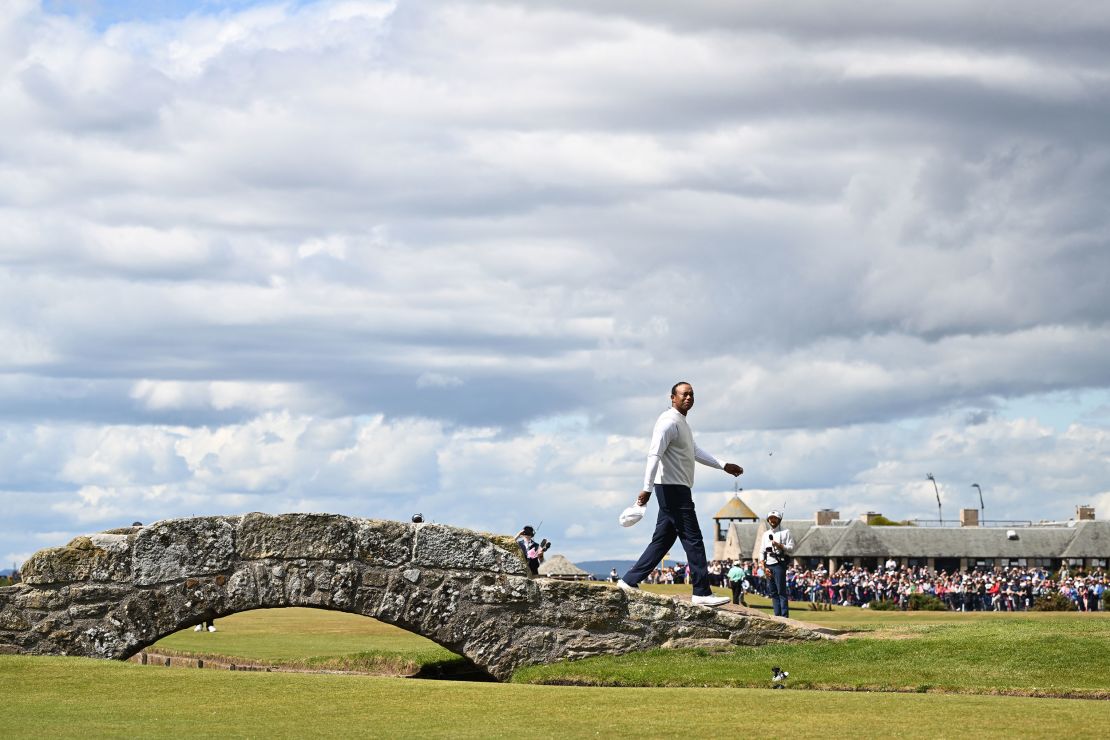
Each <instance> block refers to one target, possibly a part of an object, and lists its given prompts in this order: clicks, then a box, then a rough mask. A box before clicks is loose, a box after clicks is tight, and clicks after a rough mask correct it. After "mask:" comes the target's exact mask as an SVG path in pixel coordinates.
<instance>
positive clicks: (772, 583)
mask: <svg viewBox="0 0 1110 740" xmlns="http://www.w3.org/2000/svg"><path fill="white" fill-rule="evenodd" d="M767 595H768V596H770V597H771V608H772V609H774V611H775V616H776V617H789V616H790V592H789V591H788V590H787V589H786V563H775V564H774V565H768V566H767Z"/></svg>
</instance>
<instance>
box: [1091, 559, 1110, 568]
mask: <svg viewBox="0 0 1110 740" xmlns="http://www.w3.org/2000/svg"><path fill="white" fill-rule="evenodd" d="M1107 560H1108V559H1107V558H1091V567H1092V568H1105V567H1106V563H1107Z"/></svg>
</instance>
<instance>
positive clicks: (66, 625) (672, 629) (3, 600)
mask: <svg viewBox="0 0 1110 740" xmlns="http://www.w3.org/2000/svg"><path fill="white" fill-rule="evenodd" d="M23 578H24V581H23V583H21V584H18V585H16V586H11V587H8V588H0V653H3V652H7V653H29V654H39V655H80V656H89V657H97V658H114V659H126V658H129V657H130V656H132V655H134V654H135V653H137V652H139V651H140V650H142V649H143V648H145V647H147V646H149V645H151V644H152V643H154V642H156V641H158V640H159V639H161V638H162V637H165V636H166V635H169V634H171V633H173V632H176V631H178V630H180V629H183V628H186V627H190V626H193V625H195V624H198V623H199V622H200V621H201V620H203V619H205V618H206V617H208V618H216V617H223V616H226V615H228V614H233V613H236V612H242V611H248V610H251V609H268V608H277V607H294V606H297V607H317V608H321V609H332V610H337V611H344V612H351V613H353V614H362V615H365V616H367V617H373V618H375V619H379V620H381V621H383V622H387V623H389V624H393V625H396V626H398V627H401V628H403V629H405V630H408V631H410V632H414V633H416V634H418V635H423V636H424V637H427V638H429V639H431V640H433V641H435V642H437V643H439V644H440V645H442V646H444V647H446V648H448V649H449V650H452V651H454V652H456V653H458V654H460V655H463V656H465V657H467V658H469V659H470V660H471V661H473V662H474V663H475V664H476V665H477V666H479V667H481V668H483V669H484V670H486V671H487V672H489V673H490V674H491V675H492V676H494V677H495V678H498V679H505V678H508V677H509V676H510V675H511V674H512V672H513V671H514V670H516V669H517V668H520V667H522V666H525V665H531V664H535V663H545V662H551V661H556V660H563V659H575V658H583V657H586V656H590V655H597V654H602V653H610V654H617V653H627V652H630V651H633V650H642V649H647V648H651V647H658V646H664V647H667V646H671V647H681V646H687V645H706V644H718V645H722V646H726V645H729V644H733V645H759V644H763V643H766V642H782V641H796V640H813V639H821V638H820V635H817V634H815V633H813V632H810V631H808V630H805V629H801V628H798V627H795V626H793V625H790V624H787V623H785V622H782V621H777V620H774V619H770V618H764V617H757V616H748V615H741V614H736V613H730V612H716V611H714V610H712V609H708V608H705V607H698V606H692V605H690V604H688V603H684V602H678V601H676V600H674V599H670V598H665V597H662V596H658V595H653V594H648V593H642V594H641V593H636V594H626V593H625V592H623V591H620V590H618V589H614V588H611V587H608V586H605V585H602V584H588V583H583V582H578V583H571V582H565V581H556V580H550V579H544V578H532V577H530V576H529V574H528V569H527V566H526V564H525V562H524V560H523V558H522V557H521V556H520V551H519V549H518V548H517V546H516V544H515V543H514V542H513V540H512V539H511V538H509V537H503V536H493V535H482V534H478V533H476V532H471V531H469V530H464V529H456V528H453V527H447V526H442V525H436V524H415V525H414V524H404V523H401V522H393V521H380V520H372V519H355V518H350V517H346V516H336V515H326V514H282V515H278V516H271V515H267V514H246V515H243V516H222V517H199V518H194V519H172V520H166V521H161V522H156V523H154V524H151V525H149V526H146V527H135V528H126V529H117V530H110V531H108V532H104V533H100V534H93V535H89V536H86V537H78V538H76V539H74V540H73V541H72V542H70V543H69V544H68V545H66V546H65V547H57V548H51V549H47V550H40V551H39V552H37V553H35V554H34V555H33V556H31V558H30V559H29V560H28V561H27V562H26V563H25V564H24V568H23Z"/></svg>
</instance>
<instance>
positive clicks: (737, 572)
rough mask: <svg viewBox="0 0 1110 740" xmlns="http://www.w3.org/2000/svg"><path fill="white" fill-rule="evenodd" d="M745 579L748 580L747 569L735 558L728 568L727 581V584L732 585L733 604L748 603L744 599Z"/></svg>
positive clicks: (743, 604) (745, 604) (744, 604)
mask: <svg viewBox="0 0 1110 740" xmlns="http://www.w3.org/2000/svg"><path fill="white" fill-rule="evenodd" d="M746 580H748V571H747V570H745V569H744V566H742V565H741V564H740V561H739V560H737V561H736V562H735V563H733V564H732V567H731V568H729V569H728V582H729V586H731V587H732V603H733V604H740V605H741V606H747V605H748V604H747V602H746V601H744V582H745V581H746Z"/></svg>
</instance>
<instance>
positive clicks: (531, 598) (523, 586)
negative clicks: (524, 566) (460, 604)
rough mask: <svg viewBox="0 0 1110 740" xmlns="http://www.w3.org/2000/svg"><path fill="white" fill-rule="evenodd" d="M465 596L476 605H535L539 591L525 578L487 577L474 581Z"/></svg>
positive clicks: (538, 598) (538, 599)
mask: <svg viewBox="0 0 1110 740" xmlns="http://www.w3.org/2000/svg"><path fill="white" fill-rule="evenodd" d="M467 596H468V597H469V598H470V599H471V600H472V601H474V602H475V603H478V604H525V603H532V604H535V603H539V601H540V589H539V587H538V586H537V585H536V583H535V581H533V580H532V579H531V578H528V577H526V576H504V575H501V576H488V575H487V576H482V577H480V578H478V579H476V580H475V582H474V584H473V585H472V586H471V588H470V591H469V593H468V594H467Z"/></svg>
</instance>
